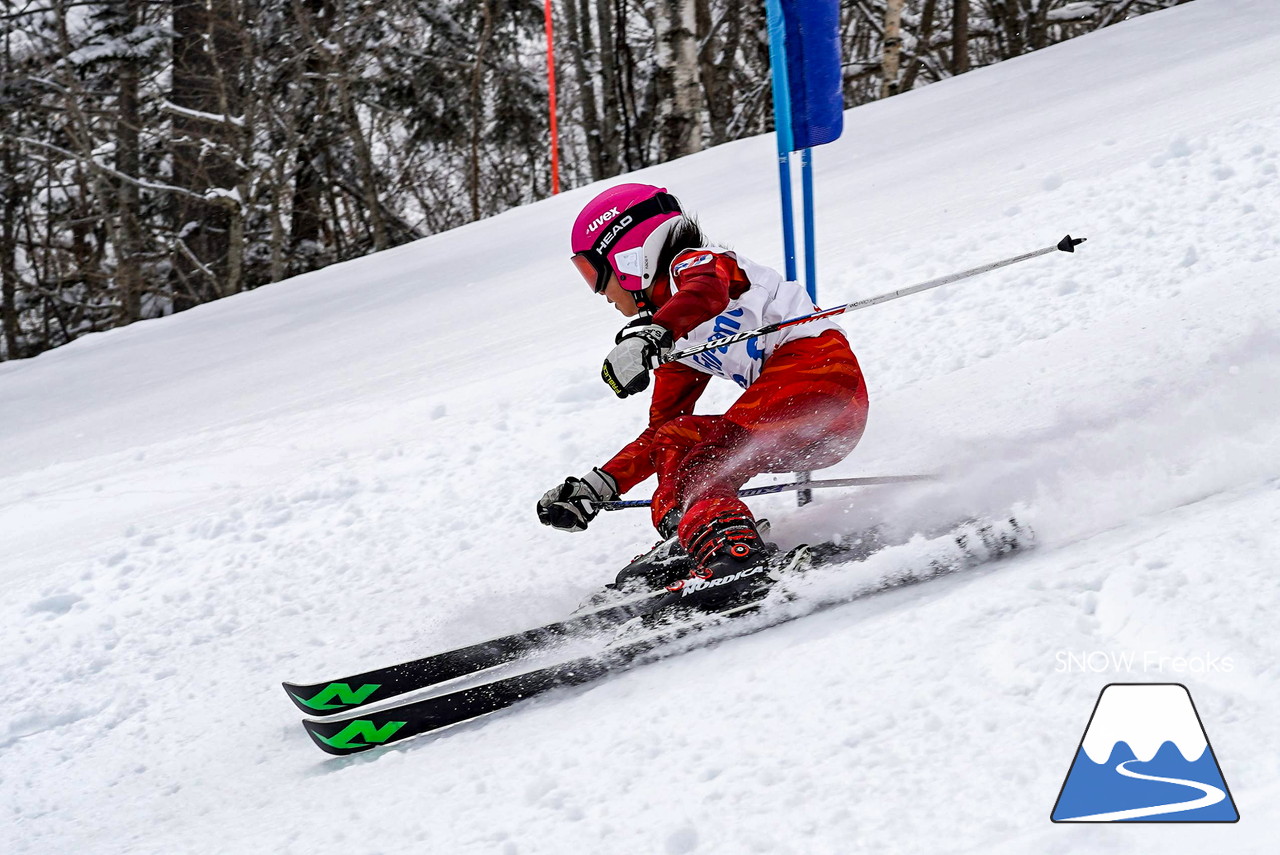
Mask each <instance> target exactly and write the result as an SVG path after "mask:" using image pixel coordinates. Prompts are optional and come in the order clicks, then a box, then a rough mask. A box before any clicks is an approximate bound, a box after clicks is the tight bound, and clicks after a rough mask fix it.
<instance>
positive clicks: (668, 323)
mask: <svg viewBox="0 0 1280 855" xmlns="http://www.w3.org/2000/svg"><path fill="white" fill-rule="evenodd" d="M651 298H652V300H653V302H654V304H655V305H656V306H657V307H658V309H657V311H656V312H655V313H654V316H653V320H654V322H655V323H657V324H660V325H661V326H664V327H666V328H667V329H669V330H671V333H672V336H673V337H674V338H675V349H676V350H680V349H682V348H686V347H690V346H692V345H695V344H701V343H703V342H706V341H712V340H715V339H716V338H718V337H721V336H724V335H728V334H732V333H734V332H738V331H740V330H747V329H754V328H757V327H760V326H764V325H765V324H768V323H773V322H776V321H780V320H785V319H787V318H791V317H796V316H799V315H805V314H809V313H810V312H813V311H816V310H817V307H815V306H814V305H813V302H812V301H811V300H810V299H809V296H808V294H807V293H806V292H805V291H804V289H803V288H802V287H801V286H800V285H799V284H797V283H794V282H786V281H784V280H783V279H782V277H781V276H780V275H779V274H778V273H777V272H776V271H774V270H772V269H771V268H768V267H765V266H763V265H759V264H755V263H754V262H752V261H750V260H749V259H747V258H744V257H743V256H741V255H739V254H738V253H736V252H732V251H729V250H724V249H720V248H715V247H712V248H702V249H689V250H684V251H683V252H681V253H679V254H677V255H676V257H675V259H674V260H673V261H672V263H671V275H670V277H669V278H668V279H666V280H659V282H658V283H657V284H656V285H655V286H654V288H653V293H652V294H651ZM713 376H719V377H723V378H725V379H729V380H733V381H734V382H736V383H738V385H740V386H742V387H743V388H744V390H745V391H743V393H742V395H741V397H739V398H738V400H737V401H736V402H734V404H733V405H732V406H731V407H729V409H728V411H727V412H725V413H724V414H723V415H718V416H715V415H694V414H693V409H694V404H695V403H696V402H697V400H698V398H699V396H701V394H702V392H703V390H704V389H706V387H707V383H708V382H709V381H710V380H711V378H712V377H713ZM866 422H867V386H866V383H865V382H864V380H863V377H862V370H861V368H859V366H858V360H857V357H855V356H854V355H853V351H852V350H851V349H850V347H849V342H848V341H847V340H846V339H845V336H844V332H843V330H841V329H840V327H838V326H837V325H836V324H835V323H834V322H832V321H830V320H820V321H813V322H811V323H807V324H798V325H796V326H794V327H788V328H787V329H784V330H781V331H779V332H776V333H771V334H769V335H767V336H761V337H759V338H755V339H750V340H748V341H744V342H737V343H735V344H732V345H728V346H726V347H722V348H716V349H713V350H709V351H705V352H704V353H700V354H695V355H694V356H691V357H688V358H687V359H683V360H680V361H678V362H670V363H667V364H665V365H662V366H661V367H659V368H658V369H657V370H656V371H655V372H654V377H653V400H652V402H651V404H650V406H649V426H648V427H647V428H645V430H644V432H643V433H641V434H640V436H639V437H637V438H636V439H635V440H634V441H632V442H631V443H629V444H628V445H627V446H626V447H625V448H623V449H622V450H621V451H620V452H618V453H617V454H616V455H614V457H613V458H612V459H611V460H610V461H609V462H608V463H606V464H604V466H603V467H601V468H602V469H604V471H606V472H608V473H609V474H610V475H611V476H613V478H614V479H615V480H616V481H617V483H618V489H619V491H620V492H624V493H625V492H626V491H627V490H630V489H631V488H632V487H634V486H636V485H637V484H639V483H640V482H641V481H644V480H645V479H647V478H648V477H649V476H650V475H653V474H657V476H658V487H657V489H656V490H655V491H654V495H653V508H652V513H653V522H654V525H655V526H657V525H659V523H661V522H662V521H663V519H664V518H665V517H666V516H667V514H669V513H671V512H672V511H673V510H678V511H679V513H680V517H679V518H680V525H679V535H680V542H681V543H682V544H683V545H684V546H685V547H686V548H688V546H689V543H690V541H691V540H692V538H693V537H694V535H695V534H697V532H698V531H699V530H700V529H702V528H703V527H704V526H706V525H707V524H708V523H709V522H710V521H712V520H713V519H716V518H718V517H721V516H723V515H725V514H729V513H741V514H745V515H747V516H750V511H749V510H748V509H747V507H746V505H744V504H743V503H742V501H741V500H740V499H738V490H739V489H740V488H741V487H742V485H743V484H745V483H746V482H747V481H748V480H749V479H750V478H751V477H752V476H753V475H756V474H759V473H761V472H795V471H810V470H813V469H821V468H824V467H827V466H832V465H834V464H835V463H838V462H839V461H841V460H843V459H844V458H845V457H846V456H847V455H848V454H849V452H850V451H852V450H853V448H854V446H856V445H857V444H858V440H859V439H861V437H862V431H863V429H864V427H865V426H866Z"/></svg>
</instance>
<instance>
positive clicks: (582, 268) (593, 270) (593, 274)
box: [572, 249, 613, 294]
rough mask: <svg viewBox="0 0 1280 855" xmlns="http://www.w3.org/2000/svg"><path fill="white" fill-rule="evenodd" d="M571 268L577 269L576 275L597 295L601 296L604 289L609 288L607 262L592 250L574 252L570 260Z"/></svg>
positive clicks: (609, 271)
mask: <svg viewBox="0 0 1280 855" xmlns="http://www.w3.org/2000/svg"><path fill="white" fill-rule="evenodd" d="M572 261H573V266H574V267H576V268H578V273H580V274H581V275H582V278H583V279H584V280H585V281H586V283H587V285H589V286H590V287H591V290H592V291H594V292H595V293H597V294H603V293H604V289H605V288H607V287H608V286H609V274H610V273H612V272H613V271H611V270H610V269H609V262H607V261H605V258H604V256H603V255H601V254H600V253H598V252H596V251H595V250H594V249H588V250H585V251H584V252H576V253H574V255H573V258H572Z"/></svg>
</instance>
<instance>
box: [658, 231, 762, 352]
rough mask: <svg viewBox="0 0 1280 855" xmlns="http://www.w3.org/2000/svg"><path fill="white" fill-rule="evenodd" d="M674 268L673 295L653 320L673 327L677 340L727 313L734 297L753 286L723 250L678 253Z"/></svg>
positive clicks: (674, 336)
mask: <svg viewBox="0 0 1280 855" xmlns="http://www.w3.org/2000/svg"><path fill="white" fill-rule="evenodd" d="M671 268H672V270H673V271H674V272H673V273H672V280H673V282H672V289H671V290H672V294H671V297H670V298H669V299H668V300H667V301H666V302H665V303H664V304H663V305H662V308H660V309H658V311H657V312H655V313H654V316H653V322H654V323H656V324H658V325H660V326H663V327H666V328H667V329H669V330H671V335H672V337H673V338H674V339H681V338H684V337H685V336H686V335H688V334H689V332H690V331H691V330H693V329H694V328H695V327H697V326H699V325H700V324H703V323H705V322H707V321H709V320H711V319H712V318H714V317H715V316H716V315H718V314H720V313H721V312H723V311H724V310H725V307H727V306H728V305H729V300H730V299H734V298H737V297H740V296H742V292H743V291H745V290H747V288H749V287H750V285H751V283H750V280H748V279H747V276H746V274H745V273H743V272H742V268H740V267H739V266H738V262H736V261H735V260H734V259H733V257H732V256H729V255H724V254H721V253H715V252H706V251H699V250H688V251H686V252H684V253H681V254H680V255H677V256H676V259H675V261H674V262H673V263H672V265H671Z"/></svg>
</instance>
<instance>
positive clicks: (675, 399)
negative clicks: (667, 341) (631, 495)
mask: <svg viewBox="0 0 1280 855" xmlns="http://www.w3.org/2000/svg"><path fill="white" fill-rule="evenodd" d="M653 376H654V383H653V400H652V401H651V402H650V404H649V426H648V427H647V428H645V430H644V432H643V433H641V434H640V436H639V437H637V438H636V439H635V440H633V441H632V442H630V443H628V444H627V446H626V447H625V448H623V449H622V450H621V451H619V452H618V453H617V454H615V455H614V456H613V458H612V459H611V460H610V461H609V462H608V463H606V464H605V465H604V466H602V467H600V468H601V469H603V470H604V471H605V472H607V473H609V475H610V477H612V478H613V479H614V481H615V482H617V485H618V492H619V493H625V492H627V491H628V490H630V489H631V488H632V487H634V486H635V485H637V484H639V483H640V482H641V481H644V480H645V479H646V478H648V477H649V476H650V475H652V474H653V473H654V471H655V469H654V465H653V460H652V452H653V438H654V436H655V435H656V434H657V433H658V428H660V427H662V426H663V425H665V424H666V423H667V422H669V421H671V420H672V419H675V418H679V417H680V416H687V415H690V414H691V413H693V407H694V404H696V403H697V401H698V398H699V397H700V396H701V395H702V392H703V390H704V389H706V388H707V382H708V381H709V380H710V379H711V375H710V374H704V373H703V372H701V371H697V370H695V369H693V368H690V367H689V366H687V365H681V364H680V363H678V362H671V363H668V364H666V365H663V366H662V367H661V368H659V369H658V370H657V371H655V372H654V374H653Z"/></svg>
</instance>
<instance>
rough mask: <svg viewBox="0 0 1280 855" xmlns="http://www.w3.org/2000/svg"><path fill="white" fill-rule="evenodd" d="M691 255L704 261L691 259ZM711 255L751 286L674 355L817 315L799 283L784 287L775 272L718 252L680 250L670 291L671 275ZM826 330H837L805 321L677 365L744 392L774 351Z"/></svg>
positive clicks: (831, 323) (683, 342) (828, 323)
mask: <svg viewBox="0 0 1280 855" xmlns="http://www.w3.org/2000/svg"><path fill="white" fill-rule="evenodd" d="M695 252H697V253H703V254H704V255H701V256H694V255H692V253H695ZM712 253H714V254H717V255H727V256H729V257H730V258H732V259H733V260H734V261H736V262H737V263H738V266H739V267H740V268H742V272H743V273H745V274H746V275H747V279H748V280H749V281H750V282H751V285H750V287H749V288H747V290H746V291H743V292H742V295H741V296H740V297H738V299H736V300H730V301H729V305H728V306H726V307H725V309H724V311H723V312H721V313H720V314H718V315H716V316H715V317H714V318H712V319H711V320H709V321H705V322H704V323H702V324H700V325H698V326H696V327H694V328H693V329H692V330H690V331H689V334H688V335H687V336H685V337H684V338H682V339H680V340H679V341H677V342H676V343H675V348H674V349H675V350H681V349H683V348H686V347H692V346H694V345H697V344H703V343H705V342H709V341H715V340H716V339H718V338H724V337H725V336H729V335H733V334H734V333H739V332H743V331H744V330H753V329H757V328H758V327H762V326H765V325H766V324H773V323H777V322H778V321H785V320H787V319H788V318H794V317H798V316H800V315H808V314H811V313H813V312H816V311H817V310H818V308H817V307H816V306H814V305H813V301H812V300H810V299H809V294H808V292H807V291H805V290H804V287H803V286H801V285H800V284H799V283H797V282H787V281H785V280H783V278H782V276H781V275H780V274H779V273H778V272H777V271H776V270H773V269H772V268H769V267H765V266H764V265H763V264H756V263H755V262H754V261H751V260H750V259H748V258H744V257H742V256H741V255H739V254H738V253H736V252H733V251H731V250H726V249H720V248H719V247H705V248H702V249H698V250H685V251H684V252H682V253H680V261H679V262H677V263H675V264H673V265H672V268H671V270H672V278H671V282H672V289H673V291H674V290H675V288H676V286H675V273H677V272H679V271H680V270H683V269H684V268H686V267H692V266H696V265H698V264H703V263H706V262H707V261H710V260H711V258H710V255H711V254H712ZM831 329H837V330H838V329H840V326H839V325H838V324H836V323H835V322H834V321H830V320H827V319H823V320H820V321H810V322H809V323H807V324H798V325H797V326H794V327H788V328H787V329H784V330H779V331H778V332H775V333H769V334H768V335H763V336H759V337H758V338H752V339H747V340H746V341H739V342H736V343H734V344H728V345H725V346H724V347H717V348H714V349H712V350H704V351H703V352H702V353H695V354H694V355H693V356H689V357H686V358H684V359H681V360H679V361H680V362H683V363H684V364H685V365H688V366H689V367H691V368H696V369H697V370H699V371H701V372H703V373H705V374H711V375H713V376H715V377H723V378H724V379H726V380H732V381H733V382H735V383H737V384H738V385H739V386H741V387H742V388H743V389H746V388H747V387H748V386H750V385H751V384H752V383H754V382H755V381H756V378H757V377H759V376H760V372H761V371H762V370H763V369H764V364H765V362H767V361H768V359H769V357H770V356H772V355H773V352H774V351H775V350H777V349H778V348H779V347H780V346H782V345H783V344H786V343H787V342H789V341H794V340H795V339H799V338H812V337H814V336H817V335H821V334H822V333H824V332H826V331H827V330H831Z"/></svg>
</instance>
